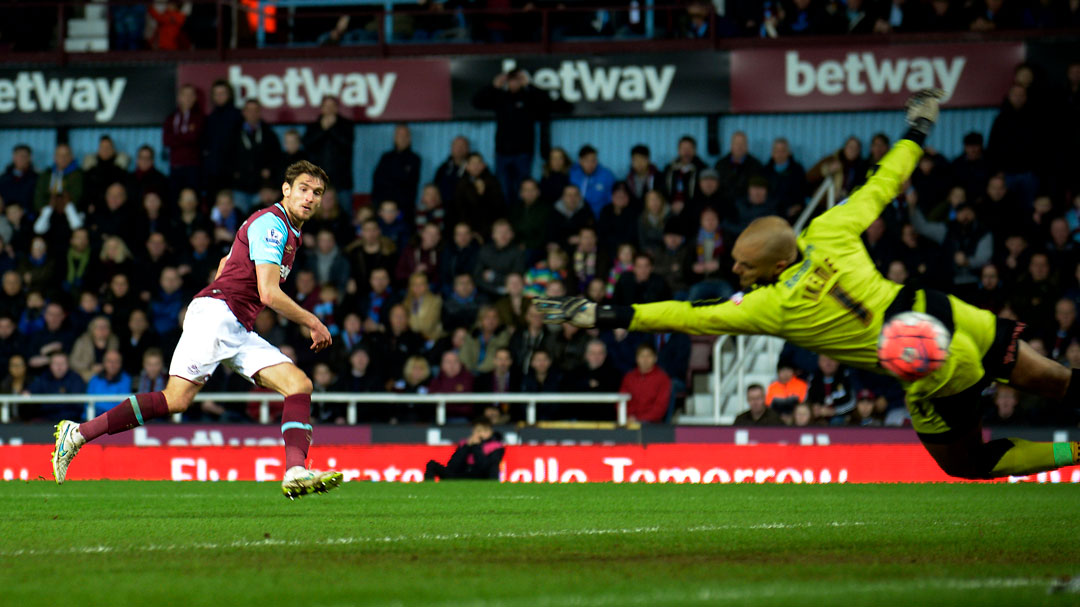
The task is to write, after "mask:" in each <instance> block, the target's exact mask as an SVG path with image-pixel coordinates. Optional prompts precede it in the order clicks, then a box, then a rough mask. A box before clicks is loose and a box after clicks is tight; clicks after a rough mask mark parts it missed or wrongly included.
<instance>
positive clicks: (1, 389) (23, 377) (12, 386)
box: [0, 324, 31, 394]
mask: <svg viewBox="0 0 1080 607" xmlns="http://www.w3.org/2000/svg"><path fill="white" fill-rule="evenodd" d="M0 326H2V324H0ZM4 368H5V369H7V375H6V376H4V378H3V379H0V394H29V392H30V390H29V387H30V382H31V378H30V375H29V374H28V373H27V367H26V359H25V358H23V356H22V355H21V354H13V355H12V356H11V358H8V359H7V364H6V365H5V366H4Z"/></svg>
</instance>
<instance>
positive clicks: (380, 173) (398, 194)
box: [371, 124, 420, 223]
mask: <svg viewBox="0 0 1080 607" xmlns="http://www.w3.org/2000/svg"><path fill="white" fill-rule="evenodd" d="M419 186H420V156H418V155H417V154H416V152H414V151H412V132H410V131H409V126H408V125H407V124H398V125H397V126H395V127H394V148H393V149H392V150H390V151H388V152H384V153H383V155H382V156H381V157H379V164H377V165H375V174H374V175H373V176H372V178H371V198H372V200H377V201H380V202H381V201H384V200H393V201H394V202H396V203H397V204H398V207H399V208H400V209H401V210H402V212H403V213H404V215H405V220H406V221H407V222H409V223H412V220H413V218H414V217H415V216H416V192H417V188H418V187H419Z"/></svg>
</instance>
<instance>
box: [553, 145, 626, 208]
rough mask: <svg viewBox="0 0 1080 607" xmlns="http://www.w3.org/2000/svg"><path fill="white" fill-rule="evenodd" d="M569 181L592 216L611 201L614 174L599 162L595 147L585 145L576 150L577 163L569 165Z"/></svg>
mask: <svg viewBox="0 0 1080 607" xmlns="http://www.w3.org/2000/svg"><path fill="white" fill-rule="evenodd" d="M570 183H572V184H573V185H576V186H577V188H578V191H579V192H581V196H582V197H583V198H584V199H585V202H586V204H587V205H588V207H589V210H590V211H592V216H593V217H596V216H598V215H600V212H601V211H602V210H603V209H604V207H605V206H607V205H608V203H610V202H611V189H612V188H613V187H614V186H615V174H614V173H612V172H611V169H609V168H607V167H605V166H604V165H602V164H600V161H599V159H598V158H597V153H596V148H594V147H592V146H591V145H585V146H582V148H581V150H580V151H579V152H578V161H577V164H575V165H574V166H572V167H570ZM564 196H565V193H564Z"/></svg>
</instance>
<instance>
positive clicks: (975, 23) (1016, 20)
mask: <svg viewBox="0 0 1080 607" xmlns="http://www.w3.org/2000/svg"><path fill="white" fill-rule="evenodd" d="M971 14H972V19H971V21H970V25H969V29H970V30H971V31H973V32H991V31H997V30H1007V29H1014V28H1017V27H1020V16H1019V15H1018V14H1017V13H1016V11H1014V10H1013V9H1012V6H1011V5H1006V4H1005V0H983V1H982V2H977V3H975V6H974V8H973V9H972V13H971Z"/></svg>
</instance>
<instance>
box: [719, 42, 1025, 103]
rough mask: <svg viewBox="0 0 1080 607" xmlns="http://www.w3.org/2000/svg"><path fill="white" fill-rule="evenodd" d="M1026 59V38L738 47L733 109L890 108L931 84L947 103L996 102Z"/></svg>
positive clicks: (733, 62)
mask: <svg viewBox="0 0 1080 607" xmlns="http://www.w3.org/2000/svg"><path fill="white" fill-rule="evenodd" d="M1023 60H1024V44H1023V42H992V43H981V44H959V43H955V44H903V45H877V46H874V45H870V46H860V47H852V46H828V47H817V46H812V47H800V48H794V47H793V48H787V49H739V50H734V51H732V52H731V111H732V112H817V111H840V110H876V109H895V108H897V107H900V106H901V105H902V104H903V103H904V100H905V99H906V98H907V97H908V95H910V94H911V92H912V91H917V90H919V89H924V88H930V87H938V88H941V89H943V90H944V91H945V98H944V106H945V107H979V106H996V105H998V104H1000V103H1001V101H1002V99H1003V98H1004V96H1005V93H1006V92H1007V91H1008V88H1009V85H1010V84H1011V83H1012V80H1013V69H1014V68H1015V67H1016V65H1017V64H1019V63H1021V62H1022V61H1023Z"/></svg>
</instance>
